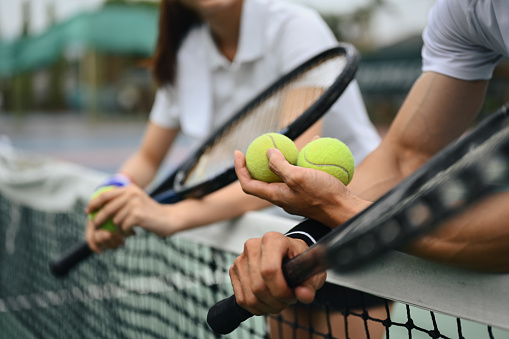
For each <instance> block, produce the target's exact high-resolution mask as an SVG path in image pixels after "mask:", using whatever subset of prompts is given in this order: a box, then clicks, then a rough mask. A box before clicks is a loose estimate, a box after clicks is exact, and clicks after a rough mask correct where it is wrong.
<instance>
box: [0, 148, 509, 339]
mask: <svg viewBox="0 0 509 339" xmlns="http://www.w3.org/2000/svg"><path fill="white" fill-rule="evenodd" d="M103 177H104V174H102V173H98V172H94V171H92V170H88V169H86V168H82V167H78V166H75V165H72V164H68V163H60V162H54V161H51V160H49V159H42V158H37V157H34V156H32V155H25V154H20V153H16V152H14V151H13V150H12V149H10V150H5V149H4V150H1V149H0V270H1V271H0V328H1V331H2V337H5V338H214V337H219V336H217V335H215V334H214V333H213V332H212V331H211V330H210V329H209V327H208V325H207V323H206V314H207V312H208V309H209V308H210V307H211V306H212V305H213V304H214V303H215V302H217V301H219V300H221V299H223V298H225V297H228V296H229V295H231V294H232V288H231V284H230V281H229V277H228V268H229V267H230V265H231V264H232V263H233V261H234V259H235V257H236V255H237V253H240V251H242V249H243V244H244V242H245V240H247V239H248V238H252V237H259V236H261V235H262V234H264V233H265V232H267V231H279V232H285V231H286V230H288V229H289V228H291V227H292V226H294V224H295V220H291V219H286V218H281V217H275V216H272V215H269V214H265V213H261V212H257V213H248V214H246V215H245V216H243V217H242V218H239V219H236V220H232V221H227V222H222V223H217V224H214V225H209V226H206V227H203V228H199V229H195V230H192V231H187V232H183V233H181V234H179V235H178V236H175V237H171V238H169V239H161V238H158V237H156V236H154V235H152V234H149V233H147V232H144V231H143V230H137V235H136V236H134V237H131V238H129V239H128V241H127V242H126V245H125V246H124V247H123V248H122V249H119V250H117V251H108V252H106V253H105V254H103V255H96V256H93V257H91V258H89V259H88V260H87V261H85V262H83V263H82V264H80V265H79V266H78V267H77V268H76V269H75V270H74V271H72V272H71V273H70V274H69V275H68V276H67V277H65V278H62V279H57V278H55V277H53V276H52V275H51V274H50V273H49V270H48V262H49V261H50V259H51V258H54V257H55V256H57V255H59V254H60V253H61V252H63V251H65V250H66V249H67V248H69V247H70V246H72V245H73V244H74V243H76V242H77V241H79V240H81V239H83V236H84V225H85V221H86V216H85V215H84V213H83V210H84V208H85V204H86V201H87V200H88V197H89V196H90V194H91V193H92V192H91V190H93V188H94V187H95V186H96V184H97V183H98V182H99V181H100V180H101V179H102V178H103ZM328 281H329V282H330V283H331V284H338V285H342V286H346V287H349V288H352V289H354V290H357V291H358V292H355V293H357V294H358V297H356V298H357V299H359V300H361V302H362V301H363V300H365V299H366V300H368V299H369V296H368V295H367V294H365V293H364V292H367V293H370V294H374V295H377V296H381V297H383V298H386V299H387V300H391V301H390V302H389V301H385V302H383V303H381V304H379V305H378V309H379V311H380V310H381V313H380V312H378V313H376V315H377V316H376V317H375V316H374V314H375V313H373V312H372V306H370V305H369V303H366V305H364V306H360V307H359V306H358V305H357V306H356V307H350V306H349V305H348V301H347V302H346V303H344V304H343V305H342V306H341V307H338V306H337V305H335V304H334V303H323V304H320V305H311V306H299V307H297V308H296V309H298V310H300V311H299V315H302V314H305V316H304V318H302V319H300V320H299V321H298V322H295V321H293V320H291V319H290V318H293V317H292V316H290V317H289V318H288V317H285V318H284V319H283V318H282V317H281V316H271V318H272V319H271V320H269V321H267V320H266V319H265V318H263V317H253V318H251V319H250V320H248V321H247V322H245V323H244V324H242V325H241V326H240V328H239V329H237V330H236V331H234V332H232V333H231V334H229V335H227V336H224V337H225V338H282V337H285V338H301V337H303V338H379V337H380V338H382V337H385V338H474V339H478V338H508V337H509V331H507V330H509V321H508V319H509V293H508V292H509V290H508V289H509V287H508V286H509V276H508V275H504V274H484V273H478V272H469V271H465V270H460V269H455V268H450V267H444V266H440V265H435V264H432V263H429V262H426V261H424V260H420V259H418V258H414V257H411V256H407V255H405V254H402V253H399V252H393V253H390V254H389V255H387V256H385V257H383V258H380V259H379V260H378V261H376V262H373V263H372V264H371V265H369V267H366V268H365V269H362V270H356V271H355V272H352V273H347V274H341V275H337V274H334V273H333V272H331V273H330V274H329V277H328ZM332 286H335V285H332ZM338 293H339V292H338ZM349 293H350V294H352V293H353V292H349ZM344 299H345V300H346V299H348V297H347V296H345V297H344ZM393 301H394V302H393ZM306 310H311V312H307V311H306ZM341 314H342V315H345V316H346V317H345V319H346V321H345V320H343V317H342V316H340V315H341ZM380 314H382V316H380ZM295 317H297V315H295ZM318 318H320V319H322V320H323V319H324V321H323V322H322V323H323V324H324V325H322V326H321V327H320V326H317V321H318V320H316V319H318ZM337 322H341V324H340V325H341V326H339V327H341V330H337V327H338V326H337V325H338V324H337ZM310 324H311V325H310ZM377 328H378V330H377ZM357 331H358V332H357ZM355 333H359V334H358V335H357V334H355Z"/></svg>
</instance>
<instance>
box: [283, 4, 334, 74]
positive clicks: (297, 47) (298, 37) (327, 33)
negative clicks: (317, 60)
mask: <svg viewBox="0 0 509 339" xmlns="http://www.w3.org/2000/svg"><path fill="white" fill-rule="evenodd" d="M294 14H296V15H292V16H291V17H288V18H287V19H286V20H285V21H284V24H283V25H282V26H281V27H280V29H279V31H278V32H277V33H276V34H277V35H278V38H277V39H274V41H275V42H276V46H275V53H276V55H278V56H279V65H278V66H279V67H278V69H280V70H281V71H282V73H286V72H288V71H290V70H292V69H294V68H295V67H296V66H298V65H299V64H301V63H303V62H304V61H306V60H307V59H309V58H311V57H312V56H314V55H316V54H318V53H319V52H322V51H324V50H326V49H328V48H332V47H334V46H337V44H338V41H337V39H336V37H335V36H334V34H333V33H332V31H331V30H330V28H329V26H327V24H326V23H325V21H323V19H322V18H321V17H320V15H319V14H318V13H317V12H316V11H314V10H311V9H307V8H299V10H298V11H296V12H294Z"/></svg>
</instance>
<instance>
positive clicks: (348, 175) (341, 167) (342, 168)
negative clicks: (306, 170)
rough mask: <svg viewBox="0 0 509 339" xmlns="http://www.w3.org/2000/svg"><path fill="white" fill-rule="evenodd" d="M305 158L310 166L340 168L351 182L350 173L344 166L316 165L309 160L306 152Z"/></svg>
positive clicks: (304, 153)
mask: <svg viewBox="0 0 509 339" xmlns="http://www.w3.org/2000/svg"><path fill="white" fill-rule="evenodd" d="M303 156H304V160H306V162H307V163H309V164H311V165H313V166H316V167H325V166H332V167H337V168H339V169H340V170H342V171H343V172H345V174H346V177H347V179H348V181H350V172H348V170H347V169H346V168H344V167H343V166H340V165H336V164H316V163H314V162H311V161H309V160H308V158H307V157H306V152H303Z"/></svg>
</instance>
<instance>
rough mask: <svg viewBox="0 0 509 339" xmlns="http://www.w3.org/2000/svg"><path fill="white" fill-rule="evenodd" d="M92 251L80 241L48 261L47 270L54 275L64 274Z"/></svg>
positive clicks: (60, 275) (84, 242)
mask: <svg viewBox="0 0 509 339" xmlns="http://www.w3.org/2000/svg"><path fill="white" fill-rule="evenodd" d="M92 253H94V252H92V250H91V249H90V247H88V243H87V242H86V241H81V242H79V243H77V244H76V245H75V246H73V247H71V248H69V249H68V250H67V251H65V252H64V253H62V254H61V255H60V256H59V257H57V258H55V259H53V260H51V261H50V263H49V270H50V272H51V274H53V275H54V276H55V277H62V276H65V275H66V274H67V273H68V272H69V270H71V269H72V268H73V267H74V266H76V265H77V264H79V263H80V262H81V261H83V260H85V259H86V258H88V257H89V256H90V255H91V254H92Z"/></svg>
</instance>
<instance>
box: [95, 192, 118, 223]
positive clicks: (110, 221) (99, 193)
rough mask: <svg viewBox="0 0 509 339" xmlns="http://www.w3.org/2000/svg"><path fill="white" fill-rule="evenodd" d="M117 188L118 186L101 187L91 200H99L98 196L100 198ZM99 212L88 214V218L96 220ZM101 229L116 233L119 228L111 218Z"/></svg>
mask: <svg viewBox="0 0 509 339" xmlns="http://www.w3.org/2000/svg"><path fill="white" fill-rule="evenodd" d="M117 187H118V186H113V185H112V186H104V187H100V188H99V189H98V190H96V191H95V192H94V194H92V196H91V197H90V200H93V199H95V198H97V197H98V196H100V195H101V194H103V193H105V192H108V191H111V190H114V189H116V188H117ZM97 211H98V210H97ZM97 211H95V212H92V213H89V214H88V218H89V219H90V220H92V221H93V220H94V218H95V215H96V214H97ZM100 228H101V229H103V230H106V231H110V232H116V231H117V226H115V224H114V223H113V220H112V219H111V218H110V219H108V220H107V221H106V222H105V223H104V224H102V225H101V227H100Z"/></svg>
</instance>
